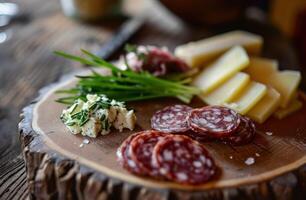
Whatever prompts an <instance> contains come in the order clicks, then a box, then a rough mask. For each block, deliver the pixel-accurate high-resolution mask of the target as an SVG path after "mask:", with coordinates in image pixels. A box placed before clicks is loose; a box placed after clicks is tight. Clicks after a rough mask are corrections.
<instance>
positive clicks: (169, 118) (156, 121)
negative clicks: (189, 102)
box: [151, 105, 192, 133]
mask: <svg viewBox="0 0 306 200" xmlns="http://www.w3.org/2000/svg"><path fill="white" fill-rule="evenodd" d="M191 111H192V108H191V107H189V106H185V105H174V106H168V107H165V108H164V109H162V110H159V111H157V112H156V113H155V114H154V115H153V117H152V119H151V127H152V129H155V130H158V131H162V132H165V133H178V132H185V131H188V130H189V125H188V121H187V120H188V115H189V113H190V112H191Z"/></svg>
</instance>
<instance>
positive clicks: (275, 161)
mask: <svg viewBox="0 0 306 200" xmlns="http://www.w3.org/2000/svg"><path fill="white" fill-rule="evenodd" d="M75 82H76V79H75V78H73V77H70V78H68V79H67V78H66V80H65V81H63V82H61V83H58V84H53V85H51V86H48V87H47V88H45V89H43V90H42V91H41V95H40V97H39V98H38V99H37V100H35V101H34V102H33V103H32V104H31V105H30V106H28V107H26V108H25V109H24V110H23V114H22V118H23V119H22V121H21V122H20V124H19V130H20V133H21V141H22V144H23V149H24V157H25V160H26V164H27V175H28V182H29V190H30V194H31V196H32V197H36V198H44V199H49V198H55V199H76V198H79V199H84V198H85V199H99V198H101V199H104V198H107V199H121V198H123V199H169V198H170V199H172V198H174V199H203V198H205V197H206V198H214V199H237V198H238V197H239V198H241V199H245V198H249V197H250V198H254V197H256V198H260V199H271V198H276V199H296V198H300V199H303V198H304V197H305V193H306V165H305V163H306V154H305V153H306V106H305V105H306V99H305V98H304V95H300V96H301V97H300V98H301V99H302V100H303V102H304V106H303V108H302V109H301V110H300V111H298V112H296V113H295V114H292V115H291V116H289V117H287V118H285V119H283V120H277V119H274V118H270V119H269V120H268V121H267V122H265V123H264V124H262V125H257V128H258V130H259V131H258V134H257V137H256V138H255V140H254V141H253V143H251V144H249V145H245V146H240V147H231V146H229V145H225V144H222V143H217V142H209V143H204V145H205V146H206V147H207V149H208V151H209V152H210V153H211V155H212V157H213V158H214V159H215V161H216V163H217V165H218V166H219V167H220V169H221V171H220V173H219V175H218V177H217V178H216V179H215V180H213V181H211V182H208V183H207V184H203V185H198V186H188V185H181V184H177V183H172V182H165V181H156V180H153V179H150V178H143V177H138V176H134V175H132V174H130V173H128V172H127V171H125V170H124V169H123V168H122V167H121V166H120V165H119V163H118V162H117V161H116V150H117V148H118V146H119V145H120V144H121V143H122V141H123V140H124V139H125V138H127V137H128V136H129V135H130V134H132V133H134V132H136V131H140V130H146V129H150V118H151V116H152V114H153V113H154V112H155V111H157V110H159V109H161V108H163V107H165V106H167V105H172V104H177V103H181V102H179V101H177V100H175V99H159V100H150V101H141V102H135V103H130V104H128V106H129V107H132V108H134V109H135V110H136V114H137V119H138V120H137V128H136V130H134V131H123V132H118V131H116V130H113V131H112V132H111V134H109V135H106V136H99V137H98V138H88V139H89V141H90V143H89V144H87V145H84V146H83V147H80V144H81V143H82V141H83V139H84V137H82V136H79V135H72V134H71V133H70V132H69V131H68V129H67V128H66V127H65V125H64V124H63V123H62V122H61V120H60V118H59V116H60V114H61V112H62V110H63V109H64V108H65V105H62V104H59V103H56V102H55V100H56V99H57V98H59V94H56V93H55V91H56V90H58V89H63V88H69V87H71V86H73V85H74V84H75ZM191 106H193V107H200V106H204V104H203V103H202V102H200V101H199V100H196V99H195V100H194V101H193V102H192V103H191ZM267 132H268V133H267ZM269 133H273V134H272V135H271V134H269ZM248 158H254V159H255V163H254V164H252V165H247V164H246V163H245V161H246V159H248Z"/></svg>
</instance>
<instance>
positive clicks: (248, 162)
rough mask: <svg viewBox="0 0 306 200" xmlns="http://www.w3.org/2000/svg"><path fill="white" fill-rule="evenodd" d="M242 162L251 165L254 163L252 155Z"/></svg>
mask: <svg viewBox="0 0 306 200" xmlns="http://www.w3.org/2000/svg"><path fill="white" fill-rule="evenodd" d="M244 163H245V164H246V165H253V164H254V163H255V159H254V158H253V157H249V158H247V159H246V160H245V161H244Z"/></svg>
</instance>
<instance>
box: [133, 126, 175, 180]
mask: <svg viewBox="0 0 306 200" xmlns="http://www.w3.org/2000/svg"><path fill="white" fill-rule="evenodd" d="M167 135H169V134H167V133H162V132H158V131H150V133H147V132H145V133H143V134H140V135H138V136H136V137H135V138H134V139H133V140H132V142H131V144H130V145H131V146H130V151H131V152H130V155H131V158H132V159H133V161H134V162H135V163H136V164H137V165H138V167H139V168H140V169H141V170H142V171H144V172H146V174H148V175H150V176H154V177H159V178H160V177H161V175H160V174H159V170H158V169H157V168H156V167H155V166H153V164H152V152H153V148H154V146H155V145H156V143H157V142H158V141H160V140H161V139H162V138H164V137H165V136H167Z"/></svg>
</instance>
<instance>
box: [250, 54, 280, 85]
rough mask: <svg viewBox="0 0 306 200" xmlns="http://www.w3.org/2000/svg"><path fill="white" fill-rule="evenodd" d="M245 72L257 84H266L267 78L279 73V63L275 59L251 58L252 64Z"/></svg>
mask: <svg viewBox="0 0 306 200" xmlns="http://www.w3.org/2000/svg"><path fill="white" fill-rule="evenodd" d="M244 72H246V73H248V74H250V75H251V78H252V79H253V80H255V81H257V82H263V83H265V82H266V80H267V76H270V75H271V74H275V73H277V72H278V62H277V61H276V60H273V59H268V58H259V57H250V64H249V66H248V67H247V68H246V69H245V70H244Z"/></svg>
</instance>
